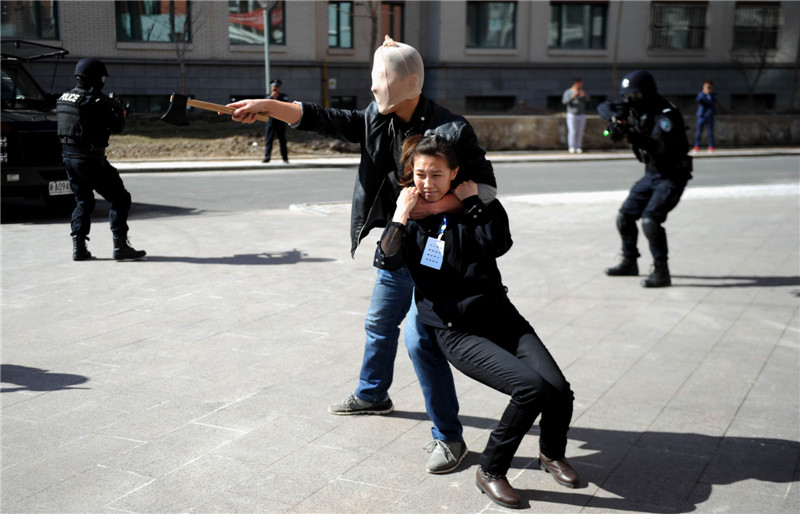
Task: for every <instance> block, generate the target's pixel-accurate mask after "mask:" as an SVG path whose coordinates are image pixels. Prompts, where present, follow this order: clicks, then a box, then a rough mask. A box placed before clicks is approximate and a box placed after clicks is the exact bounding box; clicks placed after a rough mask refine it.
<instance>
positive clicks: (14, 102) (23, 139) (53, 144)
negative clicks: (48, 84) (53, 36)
mask: <svg viewBox="0 0 800 514" xmlns="http://www.w3.org/2000/svg"><path fill="white" fill-rule="evenodd" d="M68 53H69V52H68V51H67V50H65V49H63V48H59V47H54V46H47V45H41V44H38V43H31V42H28V41H20V40H3V41H2V109H1V110H0V113H1V116H2V125H1V126H0V146H2V176H3V179H2V187H0V192H2V197H3V198H6V197H14V196H16V197H24V198H26V199H39V198H41V199H43V200H44V201H45V203H47V204H48V205H51V206H55V207H67V206H69V205H74V200H73V198H72V189H71V187H70V185H69V180H68V179H67V172H66V171H65V169H64V166H63V165H62V160H61V143H60V142H59V139H58V135H57V133H56V129H57V121H56V110H55V106H56V97H55V95H53V94H50V93H47V92H45V91H44V89H42V87H41V86H40V85H39V84H38V83H37V82H36V80H35V79H34V78H33V77H32V76H31V74H30V73H28V71H27V70H26V69H25V67H24V66H23V63H24V62H30V61H34V60H38V59H45V58H48V57H56V58H59V59H60V58H61V57H63V56H64V55H67V54H68ZM54 72H55V67H54Z"/></svg>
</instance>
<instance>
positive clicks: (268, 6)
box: [261, 0, 277, 98]
mask: <svg viewBox="0 0 800 514" xmlns="http://www.w3.org/2000/svg"><path fill="white" fill-rule="evenodd" d="M275 2H277V0H267V1H265V2H262V4H261V5H262V7H263V9H264V79H265V82H264V87H265V89H266V93H265V94H264V98H269V82H270V80H269V12H270V10H272V8H273V7H274V6H275Z"/></svg>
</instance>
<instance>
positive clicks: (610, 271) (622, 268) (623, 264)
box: [605, 255, 639, 277]
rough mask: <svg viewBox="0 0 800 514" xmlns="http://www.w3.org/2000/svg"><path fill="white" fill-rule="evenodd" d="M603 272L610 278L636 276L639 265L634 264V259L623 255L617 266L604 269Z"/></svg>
mask: <svg viewBox="0 0 800 514" xmlns="http://www.w3.org/2000/svg"><path fill="white" fill-rule="evenodd" d="M605 272H606V275H608V276H610V277H624V276H636V275H638V274H639V265H638V264H636V258H635V257H628V256H627V255H623V256H622V260H621V261H619V264H617V265H616V266H614V267H611V268H606V269H605Z"/></svg>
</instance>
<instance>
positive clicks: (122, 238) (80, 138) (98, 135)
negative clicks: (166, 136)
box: [56, 58, 145, 261]
mask: <svg viewBox="0 0 800 514" xmlns="http://www.w3.org/2000/svg"><path fill="white" fill-rule="evenodd" d="M75 77H76V78H77V85H76V86H75V87H74V88H73V89H71V90H69V91H67V92H66V93H64V94H63V95H61V97H60V98H59V99H58V101H57V102H56V112H57V113H58V136H59V138H60V139H61V156H62V157H63V159H64V167H65V168H66V169H67V176H68V178H69V181H70V185H71V186H72V192H73V194H74V196H75V204H76V205H75V210H74V211H73V212H72V259H73V260H75V261H85V260H88V259H92V254H91V253H90V252H89V250H88V249H87V248H86V241H87V240H88V239H89V237H88V236H89V230H90V228H91V221H92V220H91V216H92V211H94V207H95V200H94V191H97V192H98V193H99V194H100V195H101V196H102V197H103V198H105V199H106V200H108V201H109V202H111V208H110V209H109V213H108V216H109V222H110V224H111V233H112V235H113V238H114V259H116V260H135V259H141V258H142V257H144V256H145V252H144V250H134V249H133V248H131V246H130V243H129V241H128V223H127V221H128V211H130V208H131V194H130V193H129V192H128V191H127V190H126V189H125V186H124V185H123V183H122V179H121V178H120V176H119V173H118V172H117V170H116V168H114V167H113V166H111V164H109V163H108V160H106V147H107V146H108V139H109V137H110V136H111V134H112V133H114V134H118V133H120V132H122V129H123V128H124V126H125V116H127V114H128V113H127V111H126V109H125V107H124V106H123V105H121V104H119V103H117V102H114V101H113V100H112V99H111V98H109V97H108V96H107V95H105V94H103V93H102V92H101V90H102V89H103V86H104V85H105V82H106V77H108V72H107V71H106V66H105V64H103V63H102V61H100V60H98V59H94V58H86V59H81V60H80V61H78V64H77V65H76V66H75Z"/></svg>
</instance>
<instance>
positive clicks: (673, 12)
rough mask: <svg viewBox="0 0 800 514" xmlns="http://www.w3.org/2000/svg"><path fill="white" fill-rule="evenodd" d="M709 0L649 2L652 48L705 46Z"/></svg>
mask: <svg viewBox="0 0 800 514" xmlns="http://www.w3.org/2000/svg"><path fill="white" fill-rule="evenodd" d="M707 7H708V5H707V4H706V2H653V3H652V4H650V42H649V48H650V49H651V50H653V49H659V50H664V49H666V50H694V49H703V48H704V47H705V36H706V8H707Z"/></svg>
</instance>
